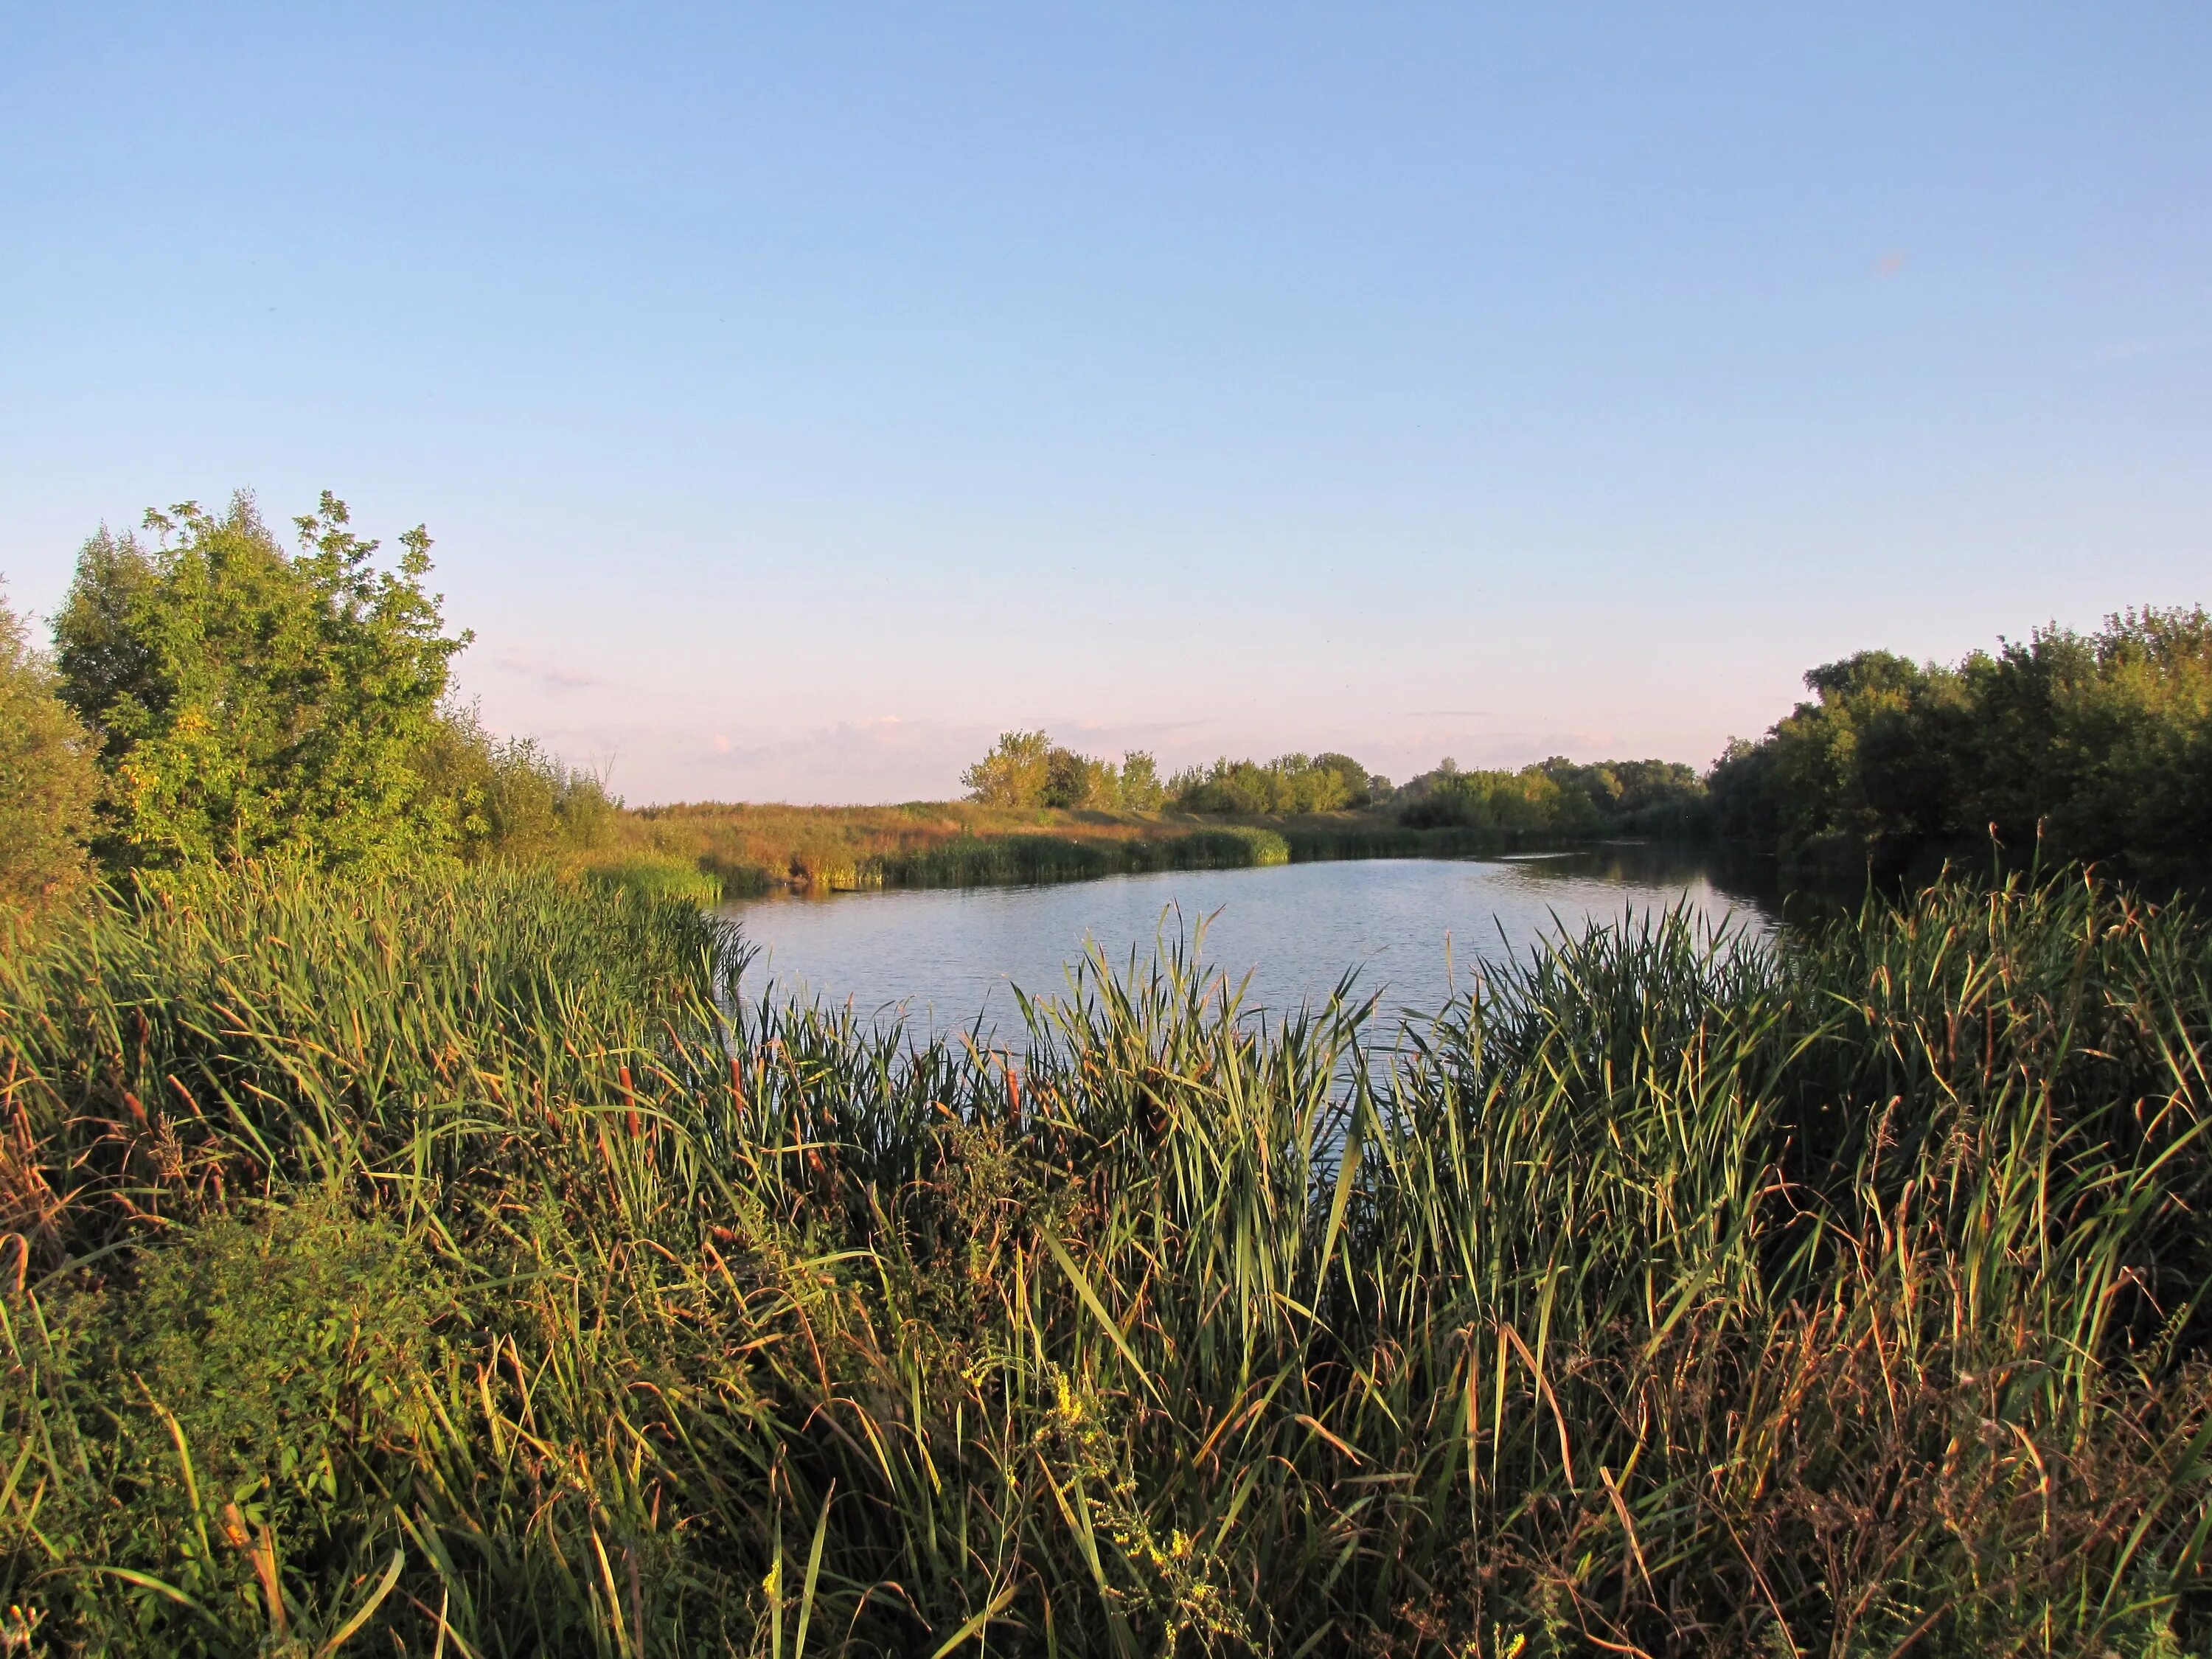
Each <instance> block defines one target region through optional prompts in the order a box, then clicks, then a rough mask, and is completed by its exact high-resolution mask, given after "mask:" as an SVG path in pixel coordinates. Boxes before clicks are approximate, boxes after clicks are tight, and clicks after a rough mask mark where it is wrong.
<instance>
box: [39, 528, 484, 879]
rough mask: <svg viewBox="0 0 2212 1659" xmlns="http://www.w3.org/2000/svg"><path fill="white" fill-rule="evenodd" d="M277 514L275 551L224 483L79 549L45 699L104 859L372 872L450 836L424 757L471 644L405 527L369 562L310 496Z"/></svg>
mask: <svg viewBox="0 0 2212 1659" xmlns="http://www.w3.org/2000/svg"><path fill="white" fill-rule="evenodd" d="M294 523H295V526H297V529H298V532H299V533H298V543H299V545H298V550H297V551H288V550H286V549H285V548H284V546H283V544H281V543H280V542H279V540H278V539H277V538H276V535H275V534H273V533H272V532H270V530H269V528H268V527H267V526H265V525H264V523H263V522H262V520H261V518H260V515H259V514H258V512H257V511H256V509H255V506H254V502H253V500H252V497H251V496H250V495H245V494H243V493H241V494H240V495H235V496H234V497H233V498H232V500H231V501H230V503H229V505H228V507H227V508H226V509H225V510H224V511H223V512H222V513H220V514H216V513H209V512H206V511H204V510H203V509H202V508H201V507H199V506H198V505H197V504H196V503H193V502H189V501H187V502H184V503H182V504H180V505H179V506H177V507H172V508H171V509H170V510H169V511H168V512H167V513H159V512H149V513H147V515H146V520H145V528H146V530H147V531H148V532H150V533H151V535H152V537H153V538H154V539H153V542H152V544H151V545H148V544H145V543H143V542H142V541H141V540H140V539H139V538H137V537H136V536H131V535H125V536H123V537H119V538H118V537H116V536H112V535H111V534H109V533H108V532H106V530H102V531H101V532H100V533H99V534H98V535H96V536H94V538H92V539H91V540H90V541H88V542H87V543H86V544H85V546H84V549H83V551H82V556H80V558H79V561H78V565H77V573H76V582H75V584H74V585H73V586H72V587H71V588H70V593H69V597H68V599H67V601H66V603H65V604H64V608H63V611H62V613H61V615H60V617H59V618H58V621H57V623H56V626H55V639H56V644H57V647H58V653H57V655H58V666H59V670H60V676H61V690H62V696H63V697H64V700H65V701H66V702H68V703H69V705H70V707H71V708H73V709H74V710H75V711H76V714H77V715H78V716H79V717H80V718H81V719H82V720H83V721H84V723H85V725H86V726H88V727H89V728H90V730H91V732H93V734H94V738H96V740H97V742H98V744H99V746H100V756H101V759H102V762H103V763H104V765H105V767H106V769H107V772H108V784H107V787H106V789H105V790H104V792H103V793H102V798H101V800H100V815H99V816H100V850H101V851H102V853H103V854H105V855H106V857H107V858H108V859H109V860H111V861H112V862H115V863H118V864H125V865H137V866H155V867H161V866H179V865H185V864H191V863H196V862H202V861H205V860H210V859H216V858H226V857H227V858H242V857H251V856H257V855H261V854H271V853H282V854H290V855H296V856H301V857H303V858H306V859H308V860H312V861H313V862H315V863H318V864H321V865H325V866H332V867H341V868H363V869H380V868H390V867H394V866H398V865H399V864H401V863H403V862H404V861H406V860H410V859H412V858H415V857H418V856H420V855H421V854H424V853H426V852H430V853H435V852H442V851H445V850H447V849H448V848H451V847H452V846H453V843H454V842H455V839H456V837H457V836H458V834H459V825H458V823H457V822H456V817H455V813H454V811H453V803H452V802H451V801H450V799H446V798H443V797H441V795H440V793H438V792H437V791H436V790H435V788H433V787H431V785H430V782H429V781H428V779H427V778H426V776H425V775H424V770H423V767H422V757H423V755H424V753H425V750H426V749H427V747H428V744H430V742H431V741H432V739H433V738H434V737H435V730H436V723H437V720H438V718H439V708H440V703H441V700H442V699H443V697H444V696H445V693H446V685H447V670H448V665H449V664H450V663H451V661H452V659H453V655H454V653H457V652H459V651H460V650H461V649H462V648H463V647H465V645H466V644H467V643H468V640H469V636H468V635H466V634H463V635H458V636H449V635H447V633H446V632H445V627H444V617H443V615H442V613H441V608H440V607H441V601H440V599H439V598H438V596H436V595H435V594H432V593H429V592H426V591H425V589H424V587H423V585H422V579H423V578H424V576H425V575H427V574H428V571H429V568H430V559H429V549H430V538H429V537H428V535H427V534H426V533H425V532H423V531H422V529H421V528H419V527H418V528H416V529H415V530H412V531H410V532H407V534H406V535H404V536H403V537H401V538H400V544H401V549H402V551H401V555H400V557H399V558H398V561H397V563H396V565H395V566H394V567H392V568H379V567H378V566H377V565H376V564H375V563H374V562H373V556H374V554H375V552H376V550H377V545H378V544H376V543H375V542H374V541H369V540H365V539H363V538H361V537H359V536H357V535H356V534H355V533H354V532H352V531H351V530H350V529H349V515H348V513H347V511H346V507H345V503H344V502H343V501H339V500H338V499H337V497H336V496H334V495H331V494H330V493H329V492H328V491H325V492H324V495H323V497H322V500H321V502H320V503H319V506H318V507H317V508H316V510H315V511H314V512H313V513H308V514H306V515H304V516H302V517H301V518H299V519H296V520H294Z"/></svg>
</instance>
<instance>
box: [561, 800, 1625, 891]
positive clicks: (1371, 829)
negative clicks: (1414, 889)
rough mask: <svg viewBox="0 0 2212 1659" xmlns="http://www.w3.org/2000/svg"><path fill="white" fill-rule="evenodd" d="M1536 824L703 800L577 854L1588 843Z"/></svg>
mask: <svg viewBox="0 0 2212 1659" xmlns="http://www.w3.org/2000/svg"><path fill="white" fill-rule="evenodd" d="M1591 840H1592V838H1591V837H1589V836H1557V835H1549V834H1546V833H1543V832H1541V831H1534V830H1498V829H1449V828H1447V829H1408V828H1406V827H1405V826H1403V825H1401V824H1400V823H1398V822H1397V821H1396V820H1395V818H1393V817H1390V816H1389V815H1388V814H1386V813H1382V812H1372V811H1346V812H1318V813H1310V814H1306V815H1303V816H1299V817H1217V816H1213V815H1211V814H1199V813H1192V812H1109V811H1060V810H1054V809H1051V808H1035V809H1015V808H1007V807H993V806H983V805H976V804H975V803H974V802H970V801H913V802H908V803H906V804H904V805H896V806H784V805H744V804H737V805H725V804H720V803H706V804H696V805H675V806H651V807H642V808H638V809H634V810H630V811H624V812H623V814H622V815H621V817H620V818H619V819H618V820H617V824H616V827H615V831H614V836H613V838H612V840H611V843H610V844H609V845H608V846H607V847H605V848H601V849H599V850H598V851H596V852H594V853H593V854H592V856H591V859H590V860H589V862H588V863H587V865H586V868H587V869H590V870H597V871H599V872H601V873H602V874H603V875H605V876H606V877H607V878H610V879H614V880H617V881H620V882H623V884H629V885H632V886H634V887H637V888H639V889H641V890H648V891H652V892H655V893H689V894H690V895H691V896H694V897H695V898H702V899H707V898H712V897H723V898H744V897H749V896H756V895H758V894H763V893H768V892H772V891H775V890H779V889H795V890H802V891H803V890H826V891H832V892H838V891H855V890H865V889H869V888H878V887H979V886H994V885H1006V884H1030V883H1039V882H1055V881H1084V880H1090V879H1093V878H1097V877H1101V876H1111V875H1129V874H1140V873H1144V872H1151V871H1156V870H1224V869H1243V868H1249V867H1251V866H1261V865H1269V864H1285V863H1305V862H1308V861H1310V860H1327V859H1371V858H1466V857H1477V856H1480V855H1483V854H1499V853H1513V852H1529V851H1537V850H1548V849H1555V848H1572V847H1577V846H1584V845H1588V844H1589V843H1590V842H1591Z"/></svg>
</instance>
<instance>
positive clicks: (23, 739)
mask: <svg viewBox="0 0 2212 1659" xmlns="http://www.w3.org/2000/svg"><path fill="white" fill-rule="evenodd" d="M99 787H100V774H99V769H98V768H97V767H96V765H95V764H94V761H93V757H92V753H91V748H90V744H89V742H88V739H87V738H86V736H85V732H84V727H83V726H82V725H81V724H80V723H79V722H78V720H77V719H76V715H74V714H71V713H70V710H69V709H68V708H67V707H65V706H64V704H63V703H62V702H61V701H60V699H59V698H58V697H57V696H55V694H54V684H53V673H52V669H51V667H50V666H49V665H48V664H47V663H46V659H44V658H43V657H41V656H40V655H39V654H38V653H36V652H34V651H33V650H32V649H31V647H30V643H29V641H27V640H26V639H25V638H24V636H23V627H22V624H21V622H19V621H18V620H17V619H16V617H15V612H14V611H11V610H9V608H8V605H7V604H6V602H5V601H4V600H0V907H10V906H12V907H22V906H33V907H37V906H43V905H46V904H47V903H49V902H52V901H53V900H55V899H58V898H60V897H64V896H66V895H68V894H69V893H70V892H72V891H74V890H76V888H77V887H78V886H80V885H81V884H82V883H83V881H84V879H85V875H86V860H85V844H86V842H87V840H88V837H89V836H90V834H91V829H92V804H93V799H94V795H95V794H96V793H97V792H98V789H99Z"/></svg>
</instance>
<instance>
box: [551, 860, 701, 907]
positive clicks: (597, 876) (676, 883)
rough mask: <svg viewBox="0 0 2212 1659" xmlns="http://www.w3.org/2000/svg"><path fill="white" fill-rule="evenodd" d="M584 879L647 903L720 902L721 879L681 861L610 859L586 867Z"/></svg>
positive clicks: (699, 903)
mask: <svg viewBox="0 0 2212 1659" xmlns="http://www.w3.org/2000/svg"><path fill="white" fill-rule="evenodd" d="M583 876H584V879H585V880H586V881H588V882H591V883H592V884H595V885H598V886H600V887H604V888H608V889H611V890H615V891H619V892H626V893H633V894H635V895H636V896H638V897H640V898H641V899H644V900H646V901H647V902H656V903H658V902H669V901H674V902H680V903H684V904H698V905H715V904H720V902H722V881H721V878H720V877H719V876H717V875H716V874H715V873H714V872H712V871H709V870H702V869H701V868H700V867H699V866H696V865H695V864H691V863H689V862H687V861H685V860H683V859H674V858H642V857H633V858H620V859H609V860H602V861H600V862H598V863H594V864H591V865H587V866H585V868H584V871H583Z"/></svg>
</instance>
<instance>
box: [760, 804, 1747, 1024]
mask: <svg viewBox="0 0 2212 1659" xmlns="http://www.w3.org/2000/svg"><path fill="white" fill-rule="evenodd" d="M1683 902H1687V903H1688V904H1689V905H1690V906H1691V907H1692V909H1693V910H1695V911H1696V912H1697V913H1698V914H1699V915H1701V916H1703V917H1705V918H1707V919H1709V920H1710V921H1713V922H1715V923H1718V922H1719V921H1722V920H1723V918H1724V917H1729V916H1731V915H1732V916H1733V917H1734V918H1735V922H1736V925H1737V926H1738V927H1741V928H1742V929H1744V930H1745V931H1747V932H1748V933H1754V934H1764V933H1767V932H1769V931H1770V930H1771V915H1770V912H1769V909H1768V908H1767V907H1766V906H1765V904H1763V903H1762V902H1760V901H1759V898H1758V897H1757V896H1755V895H1753V893H1752V892H1751V891H1750V890H1748V889H1747V888H1745V887H1742V886H1741V885H1739V884H1734V883H1730V882H1729V881H1727V880H1726V878H1723V877H1720V876H1719V875H1718V873H1717V871H1716V869H1715V868H1714V867H1713V866H1710V865H1708V864H1707V863H1705V861H1703V860H1700V859H1699V858H1698V857H1697V856H1695V855H1694V854H1680V853H1675V852H1671V851H1668V850H1666V849H1659V848H1645V847H1631V848H1601V849H1598V850H1596V851H1594V852H1583V853H1575V854H1564V855H1552V856H1545V857H1528V858H1512V859H1501V860H1431V859H1403V860H1398V859H1392V860H1372V861H1368V862H1359V863H1341V864H1292V865H1280V866H1275V867H1273V868H1272V869H1265V870H1194V871H1170V872H1161V873H1159V874H1155V875H1142V876H1118V877H1113V878H1108V879H1106V880H1103V881H1088V882H1070V883H1065V884H1059V885H1055V886H1047V887H995V888H967V889H961V890H934V891H927V890H926V891H913V892H879V893H839V894H832V895H829V896H826V897H820V898H811V897H810V898H798V897H791V898H782V897H779V898H769V899H757V900H754V901H752V902H748V903H744V904H738V905H733V906H732V907H730V908H729V909H728V910H727V911H726V915H731V916H732V917H734V918H735V919H736V920H737V921H738V923H739V924H740V926H741V927H743V928H744V933H745V934H746V936H747V938H748V939H750V940H751V941H752V943H753V944H754V945H757V946H759V947H761V950H762V957H761V959H760V961H758V962H757V963H756V964H755V966H754V967H753V969H751V971H750V974H749V975H748V978H747V992H748V995H749V996H757V995H758V994H761V993H762V992H763V990H765V989H768V988H769V986H770V983H771V982H772V984H773V988H774V989H775V991H776V992H777V993H778V994H797V995H799V996H802V997H810V998H819V999H821V1000H824V1001H829V1002H841V1003H842V1002H844V1001H846V1000H848V999H849V1000H851V1001H852V1003H853V1005H854V1007H855V1008H856V1009H857V1010H858V1011H859V1012H862V1013H869V1014H880V1015H883V1016H884V1017H890V1016H893V1015H896V1014H899V1013H902V1012H903V1013H904V1014H905V1015H906V1016H907V1017H908V1018H911V1019H913V1020H915V1021H916V1022H918V1023H926V1024H933V1025H936V1026H940V1027H942V1026H957V1025H965V1024H969V1022H971V1021H972V1020H973V1019H974V1018H975V1016H976V1014H977V1012H979V1011H981V1012H983V1013H984V1015H985V1017H986V1021H987V1024H1012V1023H1013V1021H1014V1020H1015V1019H1016V1018H1018V1009H1017V1008H1016V1007H1015V1005H1014V999H1013V997H1012V994H1010V993H1009V990H1008V986H1009V984H1012V985H1015V986H1018V987H1021V989H1022V990H1024V992H1027V993H1029V994H1031V995H1038V994H1042V995H1048V996H1056V995H1059V994H1062V993H1063V992H1064V991H1065V990H1066V985H1067V978H1066V975H1067V969H1068V967H1069V965H1070V964H1072V963H1075V962H1077V961H1078V960H1079V959H1080V958H1081V957H1082V956H1083V954H1084V951H1085V948H1086V945H1087V942H1089V941H1092V940H1095V941H1096V942H1097V944H1098V945H1100V946H1102V947H1103V949H1104V951H1105V952H1106V956H1107V959H1108V960H1109V962H1110V963H1114V964H1115V966H1116V967H1117V968H1118V967H1121V966H1123V965H1124V964H1126V963H1127V961H1128V959H1129V956H1130V953H1131V951H1135V952H1136V954H1137V955H1138V956H1139V957H1140V958H1149V957H1151V956H1152V954H1153V952H1154V950H1155V948H1156V946H1157V945H1158V942H1159V940H1160V939H1162V937H1163V936H1165V937H1167V938H1169V939H1173V938H1174V937H1175V936H1176V934H1177V933H1183V934H1186V935H1188V934H1189V933H1193V932H1194V931H1195V929H1196V927H1197V924H1198V923H1199V922H1200V920H1201V919H1204V920H1206V934H1205V941H1204V957H1203V960H1204V962H1205V963H1206V966H1207V967H1208V968H1209V969H1212V970H1215V971H1218V972H1223V973H1225V974H1226V975H1228V976H1229V978H1230V980H1231V982H1232V983H1233V982H1234V981H1237V980H1239V979H1241V978H1242V977H1243V975H1245V973H1246V972H1247V971H1248V970H1249V972H1250V973H1251V975H1252V982H1251V988H1250V990H1249V992H1248V994H1247V1006H1260V1007H1266V1008H1270V1009H1285V1008H1294V1007H1296V1006H1298V1005H1299V1004H1300V1003H1301V1002H1312V1003H1316V1004H1317V1003H1319V1002H1321V1001H1322V1000H1323V999H1324V998H1326V997H1327V996H1328V994H1329V992H1330V991H1331V990H1332V989H1334V987H1335V985H1336V982H1337V981H1338V979H1339V977H1340V975H1342V974H1343V973H1344V972H1345V970H1346V969H1358V971H1359V978H1358V987H1359V989H1360V991H1361V992H1362V993H1363V994H1374V993H1376V992H1378V991H1379V992H1380V993H1381V994H1382V999H1383V1010H1384V1011H1385V1012H1390V1013H1393V1014H1395V1013H1396V1012H1400V1011H1401V1010H1410V1011H1413V1012H1423V1013H1425V1012H1434V1011H1435V1010H1436V1009H1437V1008H1439V1007H1441V1006H1443V1004H1444V1003H1445V1002H1446V1001H1447V1000H1449V998H1450V996H1451V994H1452V993H1453V987H1454V984H1455V983H1456V985H1457V986H1458V987H1459V988H1460V989H1461V990H1462V991H1463V990H1464V989H1465V987H1466V978H1465V975H1466V972H1467V969H1468V965H1469V964H1470V963H1473V962H1474V961H1475V960H1476V959H1477V958H1486V959H1495V958H1497V957H1499V956H1500V955H1501V954H1504V953H1506V952H1515V953H1522V952H1525V951H1527V950H1528V948H1529V946H1531V945H1534V944H1535V943H1536V942H1537V941H1539V940H1540V939H1543V938H1545V937H1547V935H1552V934H1555V933H1557V932H1558V931H1559V929H1561V928H1563V927H1564V928H1565V929H1566V930H1568V931H1569V932H1579V931H1581V929H1582V928H1583V927H1584V926H1585V925H1586V924H1587V923H1588V922H1589V921H1592V920H1597V921H1621V920H1622V919H1624V918H1634V917H1641V916H1644V915H1648V914H1650V913H1651V912H1652V911H1655V910H1659V909H1664V908H1668V907H1669V906H1672V905H1675V904H1680V903H1683ZM1448 975H1449V977H1448Z"/></svg>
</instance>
